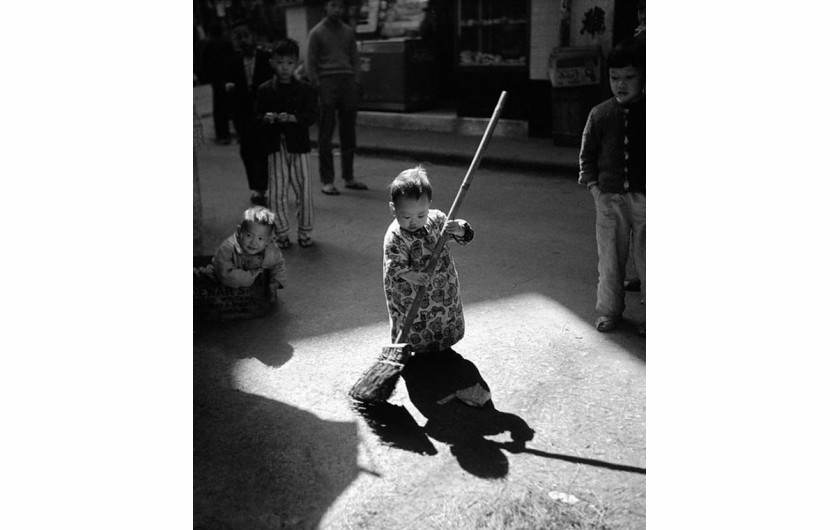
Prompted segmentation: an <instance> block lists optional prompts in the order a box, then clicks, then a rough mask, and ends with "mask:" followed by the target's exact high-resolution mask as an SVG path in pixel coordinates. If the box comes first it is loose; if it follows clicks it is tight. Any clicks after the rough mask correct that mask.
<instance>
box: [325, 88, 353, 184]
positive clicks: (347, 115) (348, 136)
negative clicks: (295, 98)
mask: <svg viewBox="0 0 840 530" xmlns="http://www.w3.org/2000/svg"><path fill="white" fill-rule="evenodd" d="M318 105H319V107H318V161H319V166H320V172H321V183H322V184H332V183H333V182H335V166H334V164H333V156H332V136H333V132H334V131H335V118H336V114H337V115H338V139H339V142H340V143H341V177H342V178H343V179H344V180H345V181H350V180H353V155H354V153H355V152H356V112H357V110H358V106H359V93H358V88H357V87H356V80H355V78H354V76H353V75H328V76H324V77H322V78H321V85H320V87H319V90H318Z"/></svg>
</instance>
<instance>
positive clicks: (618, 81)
mask: <svg viewBox="0 0 840 530" xmlns="http://www.w3.org/2000/svg"><path fill="white" fill-rule="evenodd" d="M644 88H645V74H644V72H643V71H642V70H640V69H639V68H636V67H635V66H625V67H624V68H610V90H612V93H613V96H615V98H616V99H617V100H618V102H619V103H621V104H626V103H633V102H634V101H638V100H639V99H641V98H642V94H643V93H644Z"/></svg>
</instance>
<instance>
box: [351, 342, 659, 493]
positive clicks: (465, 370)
mask: <svg viewBox="0 0 840 530" xmlns="http://www.w3.org/2000/svg"><path fill="white" fill-rule="evenodd" d="M401 375H402V377H403V379H404V381H405V384H406V389H407V390H408V394H409V398H410V399H411V402H412V404H413V405H414V406H415V407H416V408H417V410H418V411H420V413H421V414H423V416H425V417H426V419H427V420H428V421H427V422H426V425H425V426H424V427H420V426H419V425H418V424H417V422H416V421H415V419H414V417H413V416H412V415H411V413H410V412H409V411H408V410H407V409H406V408H405V407H402V406H397V405H393V404H391V403H387V402H385V403H372V404H361V403H354V404H353V408H354V409H355V410H356V412H357V413H359V415H360V416H361V417H362V418H363V419H364V420H365V421H366V423H367V424H368V426H369V427H370V428H371V430H372V431H373V433H374V434H375V435H376V436H377V437H378V439H379V441H380V442H381V443H382V444H384V445H387V446H389V447H395V448H398V449H403V450H406V451H411V452H415V453H420V454H425V455H435V454H437V450H436V449H435V447H434V445H433V444H432V443H431V442H430V440H429V437H431V438H433V439H435V440H437V441H439V442H442V443H445V444H447V445H449V450H450V452H451V453H452V455H453V456H454V457H455V458H456V460H457V461H458V464H459V465H460V466H461V468H462V469H463V470H464V471H466V472H468V473H470V474H472V475H474V476H476V477H479V478H486V479H499V478H504V477H505V476H507V474H508V471H509V462H508V458H507V456H506V455H505V453H504V451H507V452H509V453H515V454H519V453H528V454H532V455H535V456H539V457H542V458H550V459H557V460H564V461H566V462H571V463H576V464H584V465H589V466H594V467H601V468H606V469H612V470H615V471H627V472H631V473H641V474H645V472H646V471H645V469H644V468H639V467H635V466H628V465H624V464H617V463H612V462H607V461H603V460H596V459H592V458H582V457H576V456H572V455H564V454H558V453H549V452H546V451H541V450H539V449H533V448H529V447H527V446H526V444H527V442H529V441H531V440H533V438H534V434H535V432H534V430H533V429H532V428H531V427H530V426H528V424H527V423H526V422H525V420H523V419H522V418H520V417H519V416H516V415H515V414H510V413H507V412H502V411H499V410H497V409H496V407H495V405H494V404H493V401H492V399H490V400H489V401H488V402H487V403H485V404H484V405H483V406H480V407H475V406H471V405H468V404H466V403H465V402H462V401H460V400H458V399H452V400H449V401H447V402H446V403H441V400H443V399H444V398H446V397H447V396H450V395H451V394H453V393H455V392H456V391H457V390H461V389H464V388H469V387H471V386H473V385H475V384H479V385H481V386H482V387H483V388H484V389H485V390H487V391H488V392H489V391H490V387H489V385H488V384H487V382H486V381H485V380H484V378H483V377H482V376H481V373H480V372H479V370H478V368H477V367H476V366H475V364H474V363H472V362H471V361H469V360H467V359H465V358H464V357H462V356H461V355H460V354H458V353H457V352H455V351H454V350H451V349H450V350H447V351H446V352H441V353H438V354H426V355H418V356H415V357H414V358H412V359H411V360H410V361H409V362H407V363H406V367H405V369H404V370H403V372H402V374H401ZM504 433H507V434H508V435H509V437H510V441H506V442H498V441H494V440H488V439H487V438H486V437H487V436H496V435H500V434H504Z"/></svg>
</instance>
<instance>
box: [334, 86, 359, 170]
mask: <svg viewBox="0 0 840 530" xmlns="http://www.w3.org/2000/svg"><path fill="white" fill-rule="evenodd" d="M337 77H340V78H341V79H340V80H339V82H340V83H341V97H340V99H339V102H338V139H339V142H341V178H343V179H344V180H345V181H351V180H353V179H354V177H353V159H354V156H355V153H356V115H357V114H358V107H359V95H358V94H359V90H358V87H357V86H356V80H355V78H354V77H353V76H351V75H348V76H337Z"/></svg>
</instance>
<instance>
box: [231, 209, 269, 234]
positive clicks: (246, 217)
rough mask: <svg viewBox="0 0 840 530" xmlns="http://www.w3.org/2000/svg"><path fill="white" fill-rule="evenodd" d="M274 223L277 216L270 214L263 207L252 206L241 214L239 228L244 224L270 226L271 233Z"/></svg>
mask: <svg viewBox="0 0 840 530" xmlns="http://www.w3.org/2000/svg"><path fill="white" fill-rule="evenodd" d="M276 222H277V216H276V215H275V214H274V212H272V211H271V210H269V209H268V208H266V207H265V206H252V207H250V208H248V209H247V210H245V213H243V214H242V222H241V224H240V225H239V226H242V225H244V224H245V223H254V224H258V225H265V226H270V227H271V229H272V231H273V230H274V227H275V223H276Z"/></svg>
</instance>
